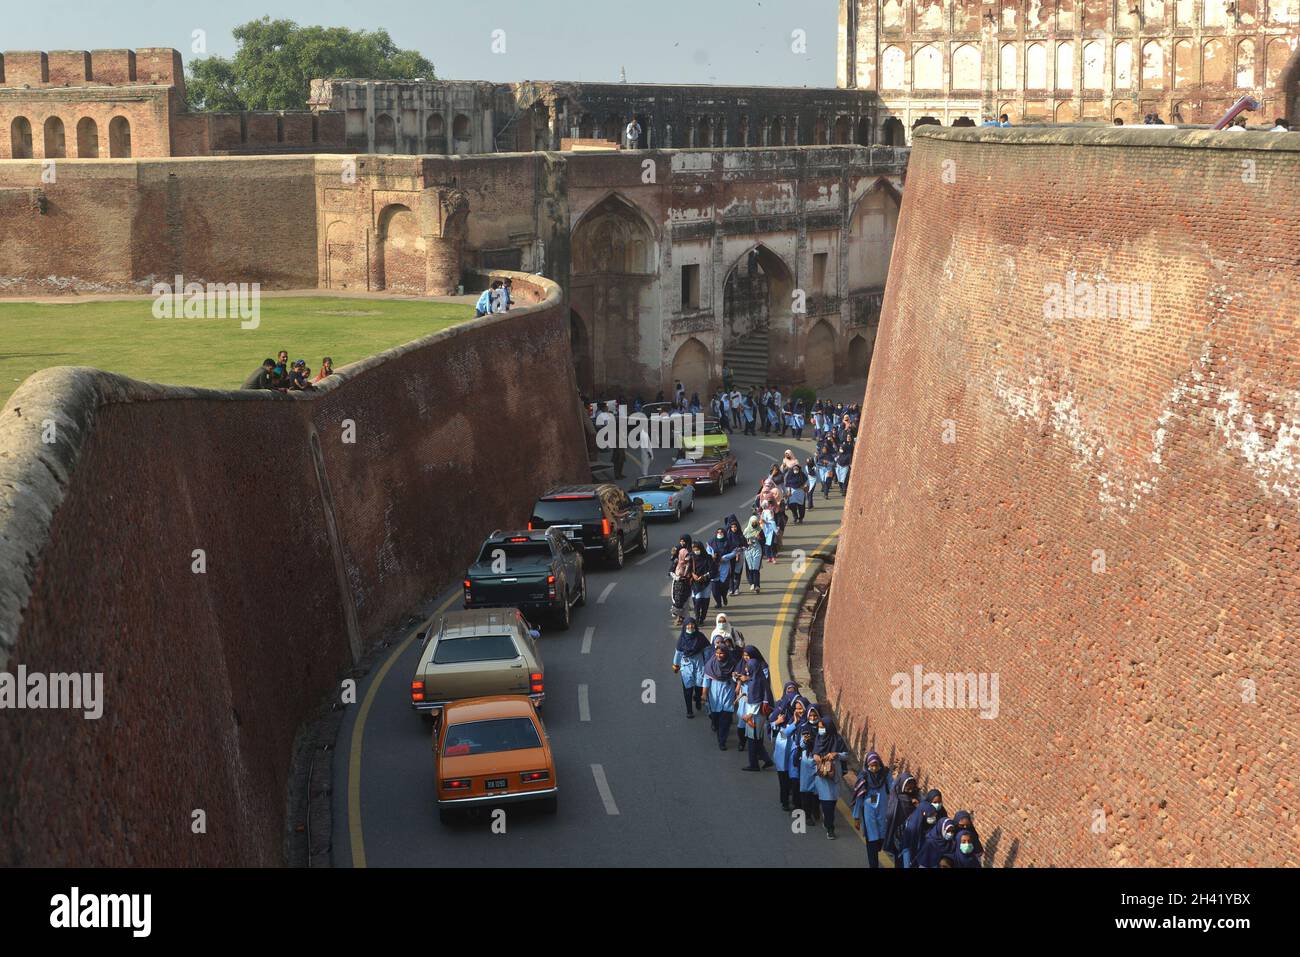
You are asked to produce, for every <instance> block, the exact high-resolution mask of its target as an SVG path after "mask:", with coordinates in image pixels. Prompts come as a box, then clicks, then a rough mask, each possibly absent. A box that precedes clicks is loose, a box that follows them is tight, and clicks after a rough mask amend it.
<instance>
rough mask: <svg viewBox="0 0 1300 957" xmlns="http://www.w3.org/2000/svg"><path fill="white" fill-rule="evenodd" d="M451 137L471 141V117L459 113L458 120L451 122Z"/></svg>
mask: <svg viewBox="0 0 1300 957" xmlns="http://www.w3.org/2000/svg"><path fill="white" fill-rule="evenodd" d="M451 135H452V138H453V139H458V140H467V139H469V117H468V116H466V115H465V114H464V113H457V114H456V118H455V119H454V120H452V121H451Z"/></svg>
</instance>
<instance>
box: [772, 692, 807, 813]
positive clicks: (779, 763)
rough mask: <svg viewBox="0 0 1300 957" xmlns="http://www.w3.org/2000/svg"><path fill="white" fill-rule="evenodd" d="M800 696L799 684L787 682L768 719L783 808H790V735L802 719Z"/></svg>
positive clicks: (784, 809)
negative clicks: (798, 703)
mask: <svg viewBox="0 0 1300 957" xmlns="http://www.w3.org/2000/svg"><path fill="white" fill-rule="evenodd" d="M799 700H800V698H799V685H798V683H797V682H794V681H787V682H786V683H785V688H784V694H782V695H781V700H780V701H778V702H777V703H776V705H775V706H774V707H773V708H772V715H771V718H770V719H769V721H768V724H769V725H771V732H772V760H773V761H774V762H775V763H776V778H777V784H778V785H779V788H780V792H781V809H782V810H783V811H789V810H790V749H791V747H792V742H791V740H790V736H791V735H792V734H793V733H794V729H795V726H796V725H797V724H798V723H799V721H800V720H802V708H798V709H796V703H797V702H798V701H799Z"/></svg>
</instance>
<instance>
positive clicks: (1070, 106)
mask: <svg viewBox="0 0 1300 957" xmlns="http://www.w3.org/2000/svg"><path fill="white" fill-rule="evenodd" d="M839 28H840V35H839V68H838V70H839V72H838V83H839V85H840V86H842V87H845V88H849V89H858V90H872V91H875V92H877V93H878V94H879V96H880V126H879V138H878V141H879V142H882V143H902V142H903V141H904V138H905V137H906V138H910V135H911V130H912V128H913V127H914V126H916V125H918V122H924V123H930V122H939V123H941V124H943V125H946V126H947V125H966V124H974V123H978V122H979V121H980V118H981V116H982V115H984V114H991V115H997V114H1001V113H1006V114H1008V115H1009V116H1010V118H1011V121H1012V122H1013V123H1017V122H1048V123H1051V122H1057V123H1072V122H1087V121H1096V122H1110V121H1112V120H1114V119H1122V120H1124V122H1125V123H1133V122H1135V121H1136V122H1141V120H1142V117H1143V116H1145V115H1146V114H1147V113H1158V114H1160V116H1161V117H1162V118H1163V119H1164V120H1165V121H1166V122H1181V123H1189V124H1196V123H1213V122H1215V121H1216V120H1217V119H1219V117H1221V116H1222V115H1223V114H1224V113H1225V112H1226V111H1227V109H1228V107H1229V106H1231V105H1232V104H1233V102H1235V101H1236V100H1237V99H1238V98H1239V97H1241V96H1243V95H1247V94H1249V95H1252V96H1254V97H1255V98H1256V99H1257V100H1259V101H1260V103H1261V111H1260V113H1259V114H1256V116H1255V117H1254V118H1252V122H1265V121H1266V122H1268V124H1269V125H1271V124H1272V121H1273V119H1274V118H1275V117H1279V116H1290V117H1292V118H1293V119H1295V118H1296V114H1297V106H1296V98H1297V87H1298V84H1300V51H1298V49H1297V37H1298V36H1300V0H997V2H987V0H986V2H979V0H840V24H839Z"/></svg>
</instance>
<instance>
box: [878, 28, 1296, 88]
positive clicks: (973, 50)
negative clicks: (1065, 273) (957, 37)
mask: <svg viewBox="0 0 1300 957" xmlns="http://www.w3.org/2000/svg"><path fill="white" fill-rule="evenodd" d="M1107 46H1108V44H1107V43H1106V42H1104V41H1100V40H1093V41H1089V42H1086V43H1084V44H1083V45H1082V68H1083V69H1082V71H1081V76H1080V77H1079V78H1078V79H1080V80H1081V81H1082V83H1083V89H1085V90H1103V89H1105V87H1106V79H1107V76H1108V74H1109V76H1110V79H1111V87H1112V88H1113V89H1117V90H1128V89H1134V88H1136V87H1141V88H1142V89H1164V88H1166V87H1167V86H1170V85H1172V86H1173V87H1174V88H1179V87H1185V86H1199V85H1201V84H1207V85H1228V86H1235V87H1237V88H1239V89H1247V90H1248V89H1253V88H1254V87H1256V86H1259V85H1262V86H1273V85H1274V84H1275V83H1276V82H1277V79H1278V77H1280V76H1281V75H1282V71H1283V70H1284V69H1285V68H1286V65H1287V63H1288V62H1289V60H1290V58H1291V56H1292V52H1293V51H1292V48H1291V46H1290V42H1289V41H1288V40H1287V39H1286V38H1284V37H1276V38H1274V39H1272V40H1270V41H1269V42H1268V44H1267V45H1266V47H1265V48H1264V54H1265V55H1264V64H1263V71H1262V72H1263V76H1262V77H1259V76H1258V73H1257V69H1256V60H1257V59H1258V56H1257V49H1256V44H1255V41H1254V40H1252V39H1250V38H1246V39H1242V40H1239V41H1237V43H1236V44H1231V40H1230V38H1227V39H1225V38H1223V37H1210V38H1208V39H1206V40H1204V41H1202V42H1201V44H1200V46H1199V48H1198V47H1197V46H1196V44H1195V43H1194V42H1193V41H1192V40H1188V39H1179V40H1175V41H1174V43H1173V45H1172V48H1168V47H1166V45H1165V43H1164V42H1162V41H1160V40H1149V41H1147V42H1146V43H1143V44H1142V45H1141V46H1140V47H1139V48H1136V49H1135V47H1134V45H1133V43H1131V42H1130V41H1128V40H1119V41H1116V42H1115V43H1114V46H1113V49H1111V50H1110V51H1109V52H1110V62H1109V63H1107V52H1108V50H1107ZM980 57H981V55H980V50H979V47H978V46H976V45H975V44H973V43H961V44H957V45H955V46H954V47H953V49H952V54H951V57H950V58H949V76H948V78H947V85H948V86H949V88H951V89H953V90H978V89H980V88H981V87H982V86H983V74H982V71H981V64H980ZM1052 57H1055V63H1054V64H1053V63H1052V62H1051V59H1052ZM1075 57H1076V44H1075V42H1074V41H1072V40H1067V41H1064V42H1061V43H1057V44H1056V45H1055V52H1054V53H1053V52H1052V47H1051V46H1050V45H1049V44H1048V43H1045V42H1042V41H1035V42H1032V43H1028V44H1026V45H1025V47H1024V52H1023V56H1022V54H1021V52H1020V49H1019V47H1018V46H1017V45H1016V44H1014V43H1006V44H1003V45H1002V46H1001V48H1000V50H999V63H998V70H997V77H998V88H999V89H1003V90H1020V89H1025V90H1046V89H1057V90H1072V89H1074V88H1075V83H1076V76H1075V72H1076V71H1075ZM1022 61H1023V62H1022ZM1053 66H1054V67H1055V69H1054V70H1053V69H1051V68H1052V67H1053ZM1171 68H1172V69H1171ZM944 80H945V78H944V51H943V49H942V47H940V45H938V44H935V43H927V44H923V45H921V46H918V47H916V48H915V49H914V50H913V51H912V54H911V60H910V62H909V59H908V54H907V51H906V50H904V49H903V48H902V47H900V46H895V45H890V46H887V47H885V49H884V50H883V51H882V52H881V56H880V86H881V89H885V90H906V89H913V90H942V89H943V88H944ZM1260 80H1262V83H1261V82H1259V81H1260Z"/></svg>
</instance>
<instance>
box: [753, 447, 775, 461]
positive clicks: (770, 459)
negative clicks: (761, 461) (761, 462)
mask: <svg viewBox="0 0 1300 957" xmlns="http://www.w3.org/2000/svg"><path fill="white" fill-rule="evenodd" d="M754 454H755V455H761V456H762V457H763V458H765V459H767V460H768V461H769V462H778V463H779V462H780V461H781V460H780V459H778V458H777V457H776V456H775V455H768V454H767V453H766V452H760V451H758V449H754Z"/></svg>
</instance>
